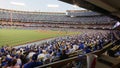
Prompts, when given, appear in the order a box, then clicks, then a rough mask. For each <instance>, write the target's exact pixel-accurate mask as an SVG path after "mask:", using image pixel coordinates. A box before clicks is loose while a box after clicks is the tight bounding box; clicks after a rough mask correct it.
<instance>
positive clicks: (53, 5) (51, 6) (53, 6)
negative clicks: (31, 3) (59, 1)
mask: <svg viewBox="0 0 120 68" xmlns="http://www.w3.org/2000/svg"><path fill="white" fill-rule="evenodd" d="M47 7H50V8H58V7H59V5H55V4H48V5H47Z"/></svg>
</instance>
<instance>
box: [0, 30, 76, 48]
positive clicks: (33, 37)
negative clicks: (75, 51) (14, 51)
mask: <svg viewBox="0 0 120 68" xmlns="http://www.w3.org/2000/svg"><path fill="white" fill-rule="evenodd" d="M73 34H78V32H68V31H67V32H66V31H55V30H20V29H0V47H1V46H4V45H8V46H17V45H21V44H26V43H30V42H34V41H40V40H45V39H48V38H53V37H58V36H66V35H73Z"/></svg>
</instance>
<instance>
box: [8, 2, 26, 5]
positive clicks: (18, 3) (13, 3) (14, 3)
mask: <svg viewBox="0 0 120 68" xmlns="http://www.w3.org/2000/svg"><path fill="white" fill-rule="evenodd" d="M10 4H12V5H17V6H25V3H20V2H10Z"/></svg>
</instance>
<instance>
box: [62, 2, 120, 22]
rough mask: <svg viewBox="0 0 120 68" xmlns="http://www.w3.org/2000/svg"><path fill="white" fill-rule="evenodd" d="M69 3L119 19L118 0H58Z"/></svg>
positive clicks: (119, 8) (119, 7) (119, 6)
mask: <svg viewBox="0 0 120 68" xmlns="http://www.w3.org/2000/svg"><path fill="white" fill-rule="evenodd" d="M60 1H63V2H66V3H69V4H73V5H78V6H80V7H83V8H86V9H88V10H93V11H96V12H100V13H103V14H106V15H108V16H110V17H112V18H114V19H116V20H118V21H120V1H119V0H60Z"/></svg>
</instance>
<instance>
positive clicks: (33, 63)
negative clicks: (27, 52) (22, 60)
mask: <svg viewBox="0 0 120 68" xmlns="http://www.w3.org/2000/svg"><path fill="white" fill-rule="evenodd" d="M37 56H38V55H37V54H34V55H33V56H32V61H30V62H28V63H26V64H24V67H23V68H34V67H37V66H40V65H43V63H42V62H38V61H37Z"/></svg>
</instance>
